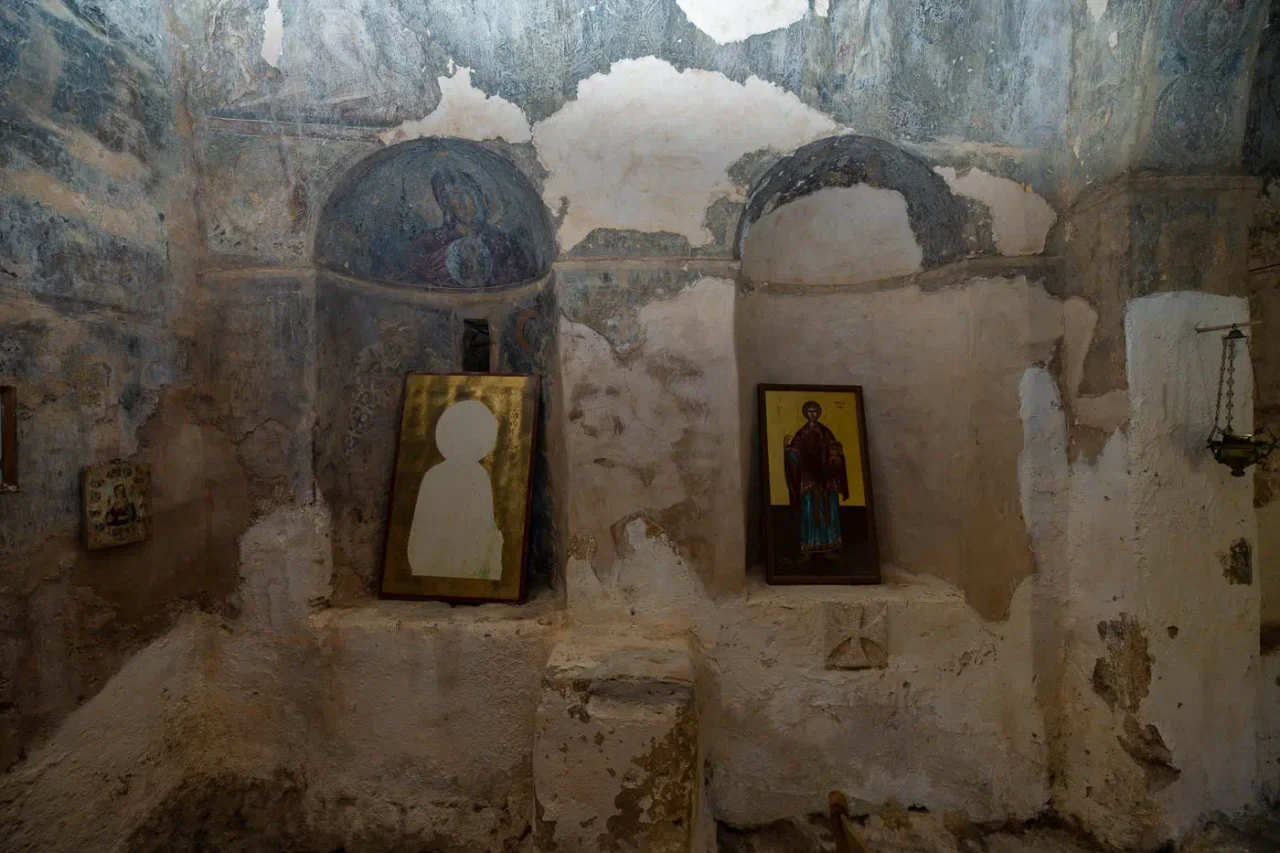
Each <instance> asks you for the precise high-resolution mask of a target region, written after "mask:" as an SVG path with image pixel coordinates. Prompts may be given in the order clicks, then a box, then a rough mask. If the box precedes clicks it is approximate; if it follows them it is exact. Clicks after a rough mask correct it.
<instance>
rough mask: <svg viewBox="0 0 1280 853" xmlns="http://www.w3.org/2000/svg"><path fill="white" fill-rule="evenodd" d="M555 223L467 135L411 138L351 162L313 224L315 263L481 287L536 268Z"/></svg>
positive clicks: (386, 278)
mask: <svg viewBox="0 0 1280 853" xmlns="http://www.w3.org/2000/svg"><path fill="white" fill-rule="evenodd" d="M554 258H555V232H554V229H553V227H552V223H551V217H550V215H549V214H548V212H547V209H546V207H545V205H543V203H542V199H541V197H540V195H539V194H538V191H537V189H536V188H535V187H534V186H533V185H532V184H531V183H530V182H529V180H528V178H526V177H525V175H524V174H523V173H522V172H521V171H520V170H519V169H518V168H516V166H515V165H513V164H512V163H511V162H510V161H508V160H506V159H504V158H503V157H501V156H499V155H497V154H495V153H493V152H492V151H489V150H487V149H485V148H483V147H481V146H479V145H477V144H475V143H473V142H467V141H464V140H460V139H437V138H429V139H418V140H413V141H411V142H405V143H402V144H400V145H395V146H392V147H390V148H387V149H386V150H384V151H380V152H378V153H377V154H374V155H373V156H371V157H369V158H367V159H365V160H363V161H361V162H360V163H358V164H357V165H356V166H354V167H353V168H352V169H351V170H350V171H349V172H348V173H347V174H346V175H345V176H344V177H343V178H342V179H341V181H340V182H339V183H338V186H337V187H336V188H335V189H334V191H333V192H332V193H331V194H330V196H329V201H328V203H327V204H326V205H325V208H324V212H323V213H322V214H321V218H320V223H319V227H318V228H317V231H316V240H315V253H314V260H315V264H316V266H317V267H320V268H321V269H327V270H331V271H333V272H337V273H341V274H342V275H345V276H350V277H353V278H358V279H362V280H365V281H377V282H387V283H391V284H398V285H409V286H413V287H419V288H423V289H427V290H443V291H464V292H465V291H470V292H476V291H488V290H495V289H502V288H507V287H513V286H517V285H520V284H524V283H526V282H529V281H533V280H535V279H537V278H540V277H542V276H543V275H545V274H546V273H547V271H548V270H549V269H550V268H551V262H552V260H554Z"/></svg>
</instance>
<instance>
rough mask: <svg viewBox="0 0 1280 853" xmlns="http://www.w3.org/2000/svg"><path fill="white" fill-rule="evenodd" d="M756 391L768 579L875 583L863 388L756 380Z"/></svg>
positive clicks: (876, 563) (877, 567) (876, 567)
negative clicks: (783, 383)
mask: <svg viewBox="0 0 1280 853" xmlns="http://www.w3.org/2000/svg"><path fill="white" fill-rule="evenodd" d="M758 393H759V406H760V470H761V472H762V479H763V484H762V501H761V504H762V506H763V513H764V519H763V527H764V545H765V572H766V575H767V577H768V581H769V583H773V584H874V583H880V551H879V547H878V545H877V541H876V519H875V507H874V502H873V500H872V495H871V469H870V462H869V458H868V453H867V424H866V417H865V413H864V403H863V395H862V388H861V387H860V386H856V385H760V386H759V392H758Z"/></svg>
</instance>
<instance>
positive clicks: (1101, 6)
mask: <svg viewBox="0 0 1280 853" xmlns="http://www.w3.org/2000/svg"><path fill="white" fill-rule="evenodd" d="M1085 2H1086V4H1087V5H1088V6H1089V14H1090V15H1092V16H1093V20H1094V23H1097V22H1098V21H1101V20H1102V16H1103V15H1105V14H1106V13H1107V3H1108V0H1085Z"/></svg>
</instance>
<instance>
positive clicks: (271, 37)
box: [262, 0, 284, 68]
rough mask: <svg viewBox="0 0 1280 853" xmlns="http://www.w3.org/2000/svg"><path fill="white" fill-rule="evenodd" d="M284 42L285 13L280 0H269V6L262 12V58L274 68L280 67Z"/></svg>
mask: <svg viewBox="0 0 1280 853" xmlns="http://www.w3.org/2000/svg"><path fill="white" fill-rule="evenodd" d="M283 42H284V13H283V12H282V11H280V0H267V8H266V10H264V11H263V13H262V60H263V61H264V62H266V63H267V64H268V65H270V66H271V67H272V68H279V67H280V56H281V54H282V53H283V52H284V46H283Z"/></svg>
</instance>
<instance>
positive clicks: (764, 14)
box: [676, 0, 828, 44]
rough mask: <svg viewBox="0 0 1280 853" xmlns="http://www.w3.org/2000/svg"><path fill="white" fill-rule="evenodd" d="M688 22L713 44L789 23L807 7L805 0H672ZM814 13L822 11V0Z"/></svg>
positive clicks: (824, 3) (799, 16)
mask: <svg viewBox="0 0 1280 853" xmlns="http://www.w3.org/2000/svg"><path fill="white" fill-rule="evenodd" d="M676 2H677V3H679V4H680V8H681V9H682V10H683V11H684V14H685V17H687V18H688V19H689V23H691V24H693V25H694V26H695V27H697V28H698V29H700V30H702V31H703V32H704V33H706V34H707V35H709V36H711V38H713V39H715V41H716V43H717V44H726V43H728V42H733V41H743V40H744V39H747V38H750V37H751V36H755V35H760V34H762V33H768V32H772V31H774V30H779V29H782V28H783V27H789V26H791V25H792V24H794V23H795V22H796V21H798V20H800V19H801V18H803V17H804V16H805V13H806V12H808V11H809V0H735V2H732V3H726V2H725V0H676ZM819 5H820V6H822V7H823V10H822V11H821V12H818V14H821V15H825V14H826V6H827V5H828V4H827V2H825V0H820V2H819Z"/></svg>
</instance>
